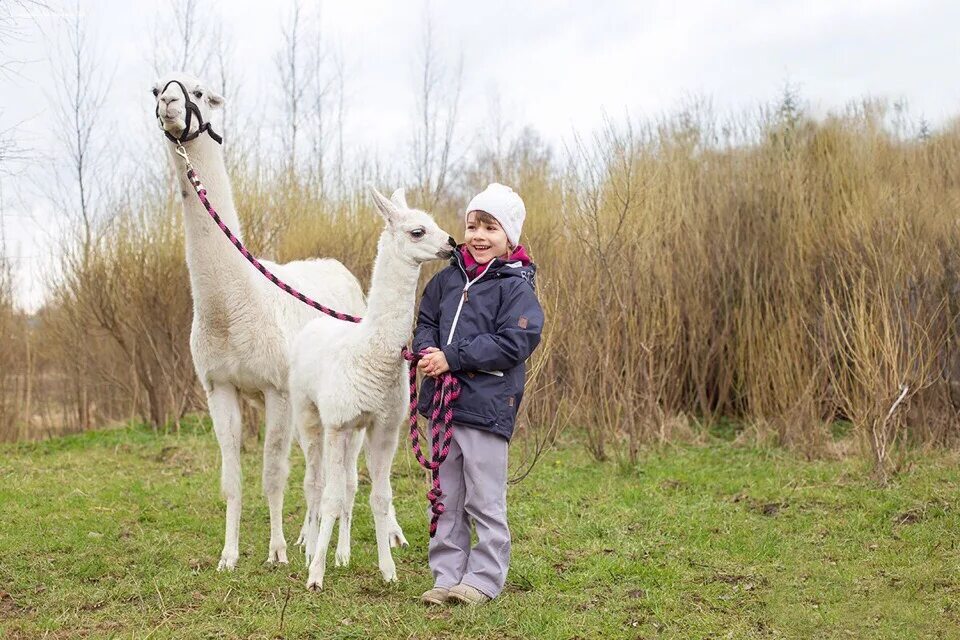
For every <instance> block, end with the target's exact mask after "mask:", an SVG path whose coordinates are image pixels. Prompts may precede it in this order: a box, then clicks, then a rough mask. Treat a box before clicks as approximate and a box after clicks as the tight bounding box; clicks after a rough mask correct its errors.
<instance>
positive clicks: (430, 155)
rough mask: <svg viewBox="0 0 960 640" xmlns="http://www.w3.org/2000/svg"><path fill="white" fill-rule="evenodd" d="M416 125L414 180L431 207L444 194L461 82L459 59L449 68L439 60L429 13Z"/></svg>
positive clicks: (420, 65) (451, 162) (452, 162)
mask: <svg viewBox="0 0 960 640" xmlns="http://www.w3.org/2000/svg"><path fill="white" fill-rule="evenodd" d="M417 62H418V69H417V76H418V87H417V92H418V93H417V97H416V99H417V103H416V121H415V124H414V127H413V139H412V140H411V151H412V162H413V171H414V177H415V178H416V180H417V183H418V186H419V190H420V196H421V198H422V199H423V202H424V204H425V205H426V206H427V207H431V208H432V207H433V206H435V205H436V203H437V202H438V201H439V200H440V199H441V198H442V196H443V195H444V194H445V191H446V189H447V186H448V176H449V174H450V170H451V168H452V167H453V166H454V165H455V164H456V163H457V161H458V160H459V159H455V158H454V157H453V151H454V143H455V133H456V127H457V120H458V108H459V105H460V90H461V87H462V81H463V55H462V54H461V55H460V57H459V58H458V61H457V64H456V65H455V66H454V67H453V68H448V67H447V66H446V65H445V64H444V63H443V61H442V60H441V58H440V52H439V51H438V48H437V42H436V40H435V37H434V32H433V20H432V18H431V16H430V13H429V11H427V12H426V13H425V14H424V22H423V37H422V39H421V43H420V56H419V59H418V61H417Z"/></svg>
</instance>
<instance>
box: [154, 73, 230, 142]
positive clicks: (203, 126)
mask: <svg viewBox="0 0 960 640" xmlns="http://www.w3.org/2000/svg"><path fill="white" fill-rule="evenodd" d="M171 84H176V85H178V86H179V87H180V90H181V91H183V99H184V101H185V102H184V106H185V108H186V117H185V119H184V127H183V130H184V132H185V134H184V135H183V137H180V138H175V137H174V136H173V135H172V134H171V133H170V132H169V131H167V130H166V129H164V128H163V121H162V120H161V119H160V102H159V100H158V101H157V108H156V111H155V114H156V116H157V124H158V125H160V128H161V129H163V135H165V136H167V138H168V139H169V140H170V142H173V143H176V144H183V143H184V142H190V141H191V140H196V139H197V138H198V137H200V134H201V133H203V132H204V131H206V132H207V135H209V136H210V137H211V138H213V140H214V142H216V143H217V144H223V136H221V135H219V134H218V133H217V132H216V131H214V130H213V127H211V126H210V123H209V122H204V121H203V114H201V113H200V107H199V106H197V103H196V102H194V101H193V100H191V99H190V92H189V91H187V88H186V87H185V86H183V83H182V82H180V81H179V80H171V81H170V82H168V83H167V84H165V85H163V89H161V90H160V93H159V94H158V95H163V92H164V91H166V90H167V87H169V86H170V85H171ZM194 115H196V116H197V122H198V123H199V125H198V126H197V130H196V131H194V132H193V133H190V121H191V118H192V117H193V116H194Z"/></svg>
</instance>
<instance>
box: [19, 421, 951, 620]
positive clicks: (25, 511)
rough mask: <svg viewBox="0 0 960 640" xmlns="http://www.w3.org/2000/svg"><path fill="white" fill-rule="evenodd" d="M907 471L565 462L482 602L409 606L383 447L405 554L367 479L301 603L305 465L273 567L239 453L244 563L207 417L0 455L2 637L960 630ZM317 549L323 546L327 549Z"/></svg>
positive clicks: (778, 459)
mask: <svg viewBox="0 0 960 640" xmlns="http://www.w3.org/2000/svg"><path fill="white" fill-rule="evenodd" d="M958 461H960V460H958V457H957V456H956V455H953V454H944V453H937V454H926V455H923V456H920V455H919V454H917V455H916V460H915V461H914V463H913V464H912V466H911V467H910V468H909V469H908V470H907V471H905V472H904V473H902V474H901V475H899V476H898V477H897V478H896V479H895V480H894V482H893V483H892V484H891V485H890V486H888V487H886V488H878V487H877V486H876V485H875V484H873V483H872V481H871V480H870V477H869V473H868V471H867V469H866V468H865V467H864V466H863V463H862V462H860V461H858V460H857V459H848V460H843V461H831V462H807V461H804V460H802V459H800V458H798V457H795V456H793V455H792V454H789V453H787V452H784V451H781V450H775V449H773V450H771V449H758V448H753V447H743V446H738V445H735V444H732V443H729V442H724V441H722V440H719V439H717V440H712V441H711V443H710V444H708V445H705V446H678V447H664V448H658V449H654V450H651V451H649V452H647V453H646V454H645V456H644V458H643V460H642V461H641V463H640V464H638V465H637V466H635V467H625V466H623V465H618V464H615V463H596V462H593V461H592V460H590V459H589V458H588V457H587V456H586V455H585V454H584V453H583V452H582V450H581V449H580V448H579V447H577V446H576V445H572V444H568V445H561V446H560V447H559V448H558V449H557V450H555V451H553V452H551V453H549V454H548V455H547V456H546V457H545V458H544V459H543V460H542V461H541V462H540V464H539V465H538V466H537V467H536V469H535V470H534V472H533V473H532V474H531V475H530V476H529V477H528V478H526V479H525V480H524V481H522V482H521V483H519V484H517V485H513V486H511V488H510V494H509V505H510V522H511V528H512V531H513V538H514V546H513V553H514V555H513V563H512V565H511V571H510V577H509V580H508V585H507V589H506V592H505V593H504V594H503V596H502V597H501V598H500V599H499V600H497V601H496V602H494V603H492V604H489V605H487V606H484V607H482V608H473V609H470V608H463V607H456V608H443V609H426V608H424V607H422V606H421V605H420V604H419V603H418V600H417V598H418V596H419V594H420V593H421V592H422V591H424V590H425V589H427V588H429V587H430V586H431V580H430V574H429V570H428V568H427V561H426V546H427V521H426V515H425V508H426V501H425V498H424V493H425V491H426V489H427V485H426V482H425V480H424V477H423V475H422V474H421V473H420V472H419V470H418V467H416V466H415V464H416V463H415V462H414V461H413V458H412V455H411V454H410V453H409V452H408V451H407V450H406V449H402V450H401V452H400V453H399V454H398V459H397V465H396V473H395V481H394V489H395V494H396V497H397V512H398V517H399V519H400V522H401V524H402V525H403V527H404V530H405V532H406V536H407V538H408V540H410V547H409V548H407V549H403V550H398V551H395V553H394V557H395V558H396V560H397V565H398V574H399V577H400V581H399V583H397V584H391V585H385V584H383V583H382V581H381V579H380V574H379V572H378V571H377V567H376V553H375V549H374V545H375V543H374V539H373V532H372V519H371V517H370V511H369V507H368V506H367V496H368V490H369V485H368V483H366V482H365V480H366V478H365V476H362V482H361V489H360V493H359V494H358V499H357V508H356V514H355V524H354V545H353V550H354V553H353V559H352V564H351V565H350V566H349V567H348V568H335V567H333V562H332V559H331V560H330V561H329V564H328V571H327V578H326V581H325V582H324V590H323V591H322V592H320V593H310V592H308V591H307V590H306V589H305V587H304V583H305V582H306V570H305V568H304V566H303V554H302V552H301V551H299V550H297V549H295V548H294V547H293V545H292V540H293V539H295V538H296V535H297V532H298V529H299V524H300V522H301V520H302V516H303V499H302V490H301V488H300V487H301V484H300V483H301V479H302V469H303V462H302V457H301V456H300V454H299V452H296V453H295V454H294V457H293V464H292V466H293V472H292V475H291V482H290V490H289V491H288V493H287V503H286V507H285V513H286V533H287V537H288V540H289V541H291V552H290V560H291V564H290V565H289V566H286V567H272V566H267V565H265V564H264V559H265V558H266V556H267V543H268V539H269V530H268V517H267V509H266V504H265V501H264V499H263V497H262V495H261V493H260V490H259V487H258V482H259V476H260V455H259V451H257V446H256V443H252V442H251V443H249V445H248V447H247V452H246V453H245V454H244V491H245V492H246V493H245V502H244V510H243V518H242V522H241V535H240V551H241V558H240V564H239V567H238V569H237V570H236V571H235V572H233V573H226V574H220V573H217V572H216V571H215V567H216V564H217V558H218V557H219V553H220V548H221V545H222V542H223V529H222V527H223V516H224V513H223V511H224V509H223V503H222V502H221V500H220V498H219V493H218V489H217V483H218V479H219V454H218V450H217V447H216V444H215V439H214V437H213V435H212V434H211V433H210V432H209V429H208V428H207V427H206V426H204V425H203V424H198V425H196V426H193V427H190V428H185V429H182V430H180V431H179V433H164V434H160V435H156V434H154V433H152V432H151V431H150V430H148V429H145V428H142V427H129V428H125V429H115V430H107V431H98V432H91V433H87V434H84V435H80V436H73V437H67V438H62V439H55V440H50V441H47V442H43V443H38V444H20V445H6V446H3V447H2V448H0V549H2V553H0V636H2V637H4V638H40V637H46V638H73V637H121V636H122V637H135V638H147V637H150V638H314V637H315V638H497V639H503V638H701V637H714V638H781V637H782V638H834V637H836V638H927V637H929V638H932V637H938V638H944V637H960V549H958V541H960V509H958V490H960V471H958V464H957V463H958ZM331 553H332V550H331Z"/></svg>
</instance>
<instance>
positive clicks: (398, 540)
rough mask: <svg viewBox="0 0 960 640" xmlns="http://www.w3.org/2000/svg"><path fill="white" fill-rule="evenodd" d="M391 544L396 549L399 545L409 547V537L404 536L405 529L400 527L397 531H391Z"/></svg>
mask: <svg viewBox="0 0 960 640" xmlns="http://www.w3.org/2000/svg"><path fill="white" fill-rule="evenodd" d="M390 546H391V547H392V548H394V549H396V548H397V547H407V546H409V545H408V544H407V539H406V538H404V537H403V531H401V530H400V528H399V527H397V529H396V530H395V531H391V532H390Z"/></svg>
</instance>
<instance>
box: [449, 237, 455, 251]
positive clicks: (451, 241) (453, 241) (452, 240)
mask: <svg viewBox="0 0 960 640" xmlns="http://www.w3.org/2000/svg"><path fill="white" fill-rule="evenodd" d="M447 243H448V244H449V245H450V247H451V248H453V249H456V248H457V241H456V240H454V239H453V236H447Z"/></svg>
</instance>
